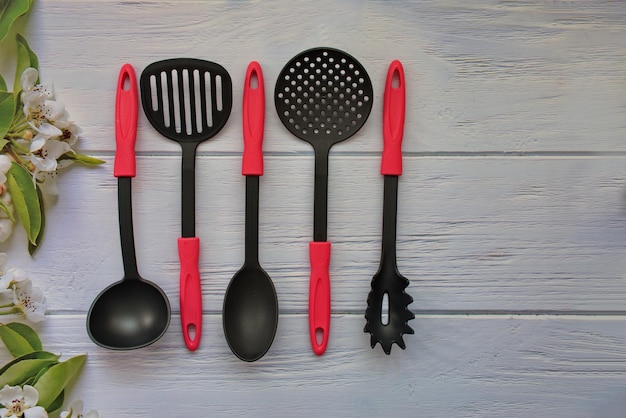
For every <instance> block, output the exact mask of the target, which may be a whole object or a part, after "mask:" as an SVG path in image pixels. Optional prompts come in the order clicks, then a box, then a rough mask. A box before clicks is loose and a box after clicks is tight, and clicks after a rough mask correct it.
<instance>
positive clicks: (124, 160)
mask: <svg viewBox="0 0 626 418" xmlns="http://www.w3.org/2000/svg"><path fill="white" fill-rule="evenodd" d="M138 103H139V99H138V93H137V78H136V77H135V70H134V69H133V67H132V66H131V65H130V64H124V65H123V66H122V68H121V70H120V75H119V77H118V79H117V94H116V97H115V144H116V150H115V162H114V163H113V175H114V176H115V177H135V173H136V164H135V140H136V138H137V113H138Z"/></svg>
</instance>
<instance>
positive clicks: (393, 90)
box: [364, 60, 415, 355]
mask: <svg viewBox="0 0 626 418" xmlns="http://www.w3.org/2000/svg"><path fill="white" fill-rule="evenodd" d="M404 108H405V85H404V69H403V68H402V64H401V63H400V61H398V60H395V61H393V62H392V63H391V65H390V66H389V70H388V72H387V81H386V83H385V97H384V103H383V155H382V163H381V170H380V172H381V174H382V175H384V176H385V179H384V182H385V184H384V196H383V239H382V255H381V260H380V266H379V268H378V272H377V273H376V274H375V275H374V278H373V279H372V283H371V285H372V289H371V291H370V292H369V295H368V297H367V310H366V311H365V319H366V320H367V323H366V325H365V329H364V332H366V333H367V332H369V333H370V334H371V338H370V344H371V346H372V348H374V347H375V346H376V344H377V343H380V345H381V347H382V349H383V351H384V352H385V354H387V355H389V354H390V353H391V346H392V345H393V343H396V344H398V346H399V347H400V348H402V349H403V350H404V349H405V348H406V346H405V344H404V339H403V338H402V336H403V334H413V329H412V328H411V327H410V326H409V325H408V321H409V320H411V319H413V318H415V315H413V313H412V312H411V311H410V310H409V308H408V305H410V304H411V302H413V298H412V297H411V296H410V295H409V294H407V293H406V292H405V289H406V287H407V286H408V285H409V281H408V280H407V279H406V278H405V277H404V276H402V275H401V274H400V272H399V271H398V266H397V264H396V224H397V208H398V178H399V176H400V175H401V174H402V136H403V133H404V113H405V110H404Z"/></svg>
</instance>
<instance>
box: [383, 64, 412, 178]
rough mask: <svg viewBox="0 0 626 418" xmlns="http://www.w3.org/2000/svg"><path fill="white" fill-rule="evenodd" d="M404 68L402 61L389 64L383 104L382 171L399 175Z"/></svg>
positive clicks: (403, 111) (384, 173) (403, 101)
mask: <svg viewBox="0 0 626 418" xmlns="http://www.w3.org/2000/svg"><path fill="white" fill-rule="evenodd" d="M405 95H406V93H405V87H404V69H403V68H402V64H401V63H400V61H398V60H395V61H393V62H392V63H391V64H390V65H389V70H388V71H387V82H386V83H385V100H384V104H383V158H382V164H381V166H380V173H381V174H383V175H390V176H399V175H401V174H402V136H403V135H404V113H405V109H404V108H405V103H406V98H405Z"/></svg>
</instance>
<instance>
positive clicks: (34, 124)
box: [0, 35, 103, 254]
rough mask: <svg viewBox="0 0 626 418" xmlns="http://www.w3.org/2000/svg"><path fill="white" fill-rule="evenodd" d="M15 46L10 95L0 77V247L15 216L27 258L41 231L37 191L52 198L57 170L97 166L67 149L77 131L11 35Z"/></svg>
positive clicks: (33, 60)
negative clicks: (76, 164) (24, 238)
mask: <svg viewBox="0 0 626 418" xmlns="http://www.w3.org/2000/svg"><path fill="white" fill-rule="evenodd" d="M16 41H17V45H18V60H17V62H18V65H17V68H16V73H15V85H14V86H13V90H14V91H13V92H8V91H7V85H6V82H5V81H4V79H3V78H2V76H0V242H4V241H6V240H7V239H8V238H9V237H10V236H11V234H12V233H13V224H14V223H15V221H16V217H15V216H14V215H15V214H17V219H18V220H19V221H20V223H21V224H22V225H23V226H24V229H25V230H26V234H27V236H28V241H29V243H28V247H29V251H30V253H31V254H33V253H34V251H35V250H36V249H37V248H38V247H39V245H40V243H41V240H42V238H43V232H44V228H45V212H44V206H43V197H42V192H41V191H42V189H44V190H45V191H47V192H48V193H50V194H54V195H56V194H58V188H57V186H56V177H57V175H58V173H59V171H60V170H61V169H63V168H65V167H67V166H69V165H70V164H72V163H74V162H79V163H82V164H85V165H95V164H101V163H103V161H102V160H99V159H96V158H92V157H88V156H86V155H81V154H79V153H78V152H76V150H75V149H74V148H73V147H74V146H75V145H76V143H77V142H78V135H79V134H80V132H81V130H80V128H79V127H78V126H77V125H76V124H74V123H73V122H71V121H70V120H69V114H68V112H67V111H66V110H65V106H64V105H63V103H61V102H59V101H57V100H55V97H54V92H53V91H52V89H51V88H50V87H48V86H47V85H45V84H42V83H40V81H39V70H38V69H37V68H38V64H39V63H38V59H37V56H36V54H35V53H34V52H33V51H32V50H31V49H30V47H29V45H28V43H27V42H26V40H25V39H24V38H23V37H22V36H20V35H17V36H16Z"/></svg>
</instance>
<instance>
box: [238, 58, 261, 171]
mask: <svg viewBox="0 0 626 418" xmlns="http://www.w3.org/2000/svg"><path fill="white" fill-rule="evenodd" d="M264 126H265V86H264V83H263V72H262V71H261V65H260V64H259V63H258V62H256V61H252V62H251V63H250V64H249V65H248V71H247V72H246V81H245V85H244V88H243V161H242V166H241V174H243V175H244V176H262V175H263V129H264Z"/></svg>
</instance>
